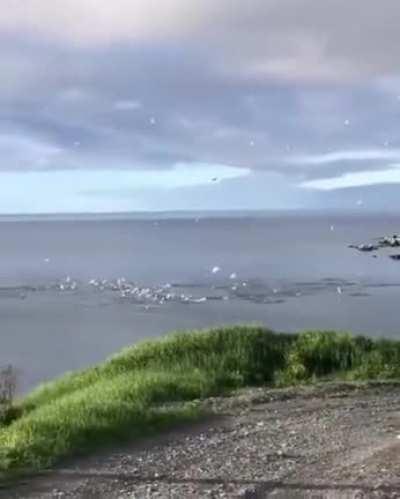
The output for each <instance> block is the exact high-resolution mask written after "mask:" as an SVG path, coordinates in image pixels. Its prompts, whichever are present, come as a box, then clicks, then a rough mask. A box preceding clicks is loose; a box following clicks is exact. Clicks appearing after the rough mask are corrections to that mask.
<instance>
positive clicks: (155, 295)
mask: <svg viewBox="0 0 400 499" xmlns="http://www.w3.org/2000/svg"><path fill="white" fill-rule="evenodd" d="M220 270H221V269H220V267H213V268H212V269H211V273H212V274H217V273H218V272H220ZM229 278H230V279H231V280H233V279H236V278H237V274H236V273H232V274H231V275H230V276H229ZM80 284H81V283H78V281H76V280H74V279H72V278H71V277H70V276H67V277H66V278H65V279H62V280H60V281H58V282H57V283H56V284H55V285H54V286H53V288H54V289H56V290H58V291H61V292H64V291H66V292H68V291H69V292H71V291H76V290H77V289H78V286H79V285H80ZM87 284H88V285H89V286H90V287H91V288H92V289H94V290H97V291H99V292H103V291H111V292H116V293H118V297H119V298H120V299H122V300H129V301H131V302H134V303H138V304H152V303H153V304H157V305H163V304H164V303H166V302H178V303H204V302H206V301H207V300H208V299H213V300H216V299H220V300H228V299H229V298H230V296H229V294H224V295H215V296H212V297H207V296H201V297H196V296H193V295H192V294H187V293H183V292H182V291H181V290H179V289H178V288H181V287H182V286H179V285H173V284H169V283H167V284H163V285H160V286H155V287H150V286H140V285H138V284H137V283H134V282H132V281H129V280H127V279H125V278H124V277H120V278H118V279H116V280H108V279H91V280H90V281H89V282H88V283H87ZM241 285H242V286H243V285H246V283H241ZM236 289H237V285H236V283H233V285H232V287H231V290H232V291H236Z"/></svg>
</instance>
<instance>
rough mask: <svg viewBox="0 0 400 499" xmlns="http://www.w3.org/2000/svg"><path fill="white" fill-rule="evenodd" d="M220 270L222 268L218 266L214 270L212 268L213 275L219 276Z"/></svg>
mask: <svg viewBox="0 0 400 499" xmlns="http://www.w3.org/2000/svg"><path fill="white" fill-rule="evenodd" d="M220 270H221V268H220V267H218V266H217V265H216V266H215V267H213V268H212V270H211V272H212V273H213V274H218V272H219V271H220Z"/></svg>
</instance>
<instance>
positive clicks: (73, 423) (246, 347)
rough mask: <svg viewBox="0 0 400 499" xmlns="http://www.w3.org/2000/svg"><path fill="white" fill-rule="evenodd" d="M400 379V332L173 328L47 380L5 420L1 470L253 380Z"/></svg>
mask: <svg viewBox="0 0 400 499" xmlns="http://www.w3.org/2000/svg"><path fill="white" fill-rule="evenodd" d="M334 377H340V378H341V379H343V378H345V379H350V380H366V379H400V341H399V342H397V341H387V340H376V341H374V340H371V339H367V338H364V337H354V336H351V335H350V334H345V333H335V332H323V331H314V332H305V333H301V334H297V335H287V334H277V333H273V332H272V331H269V330H266V329H264V328H262V327H256V326H241V327H226V328H218V329H213V330H207V331H191V332H187V333H175V334H172V335H170V336H167V337H165V338H163V339H159V340H156V341H151V342H144V343H140V344H138V345H135V346H133V347H130V348H126V349H124V350H123V351H121V352H120V353H118V354H117V355H114V356H113V357H111V358H110V359H108V360H107V361H105V362H104V363H102V364H99V365H98V366H95V367H92V368H89V369H86V370H83V371H80V372H76V373H71V374H67V375H65V376H63V377H62V378H60V379H58V380H55V381H52V382H50V383H46V384H43V385H42V386H40V387H39V388H38V389H36V390H34V391H33V392H32V393H31V394H30V395H28V396H27V397H26V398H24V399H23V400H21V401H19V402H18V403H16V404H15V405H14V407H13V408H12V410H11V412H10V414H11V416H9V417H8V419H7V420H4V421H3V426H0V472H3V473H9V472H11V471H15V470H26V469H28V470H37V469H41V468H44V467H48V466H50V465H52V464H54V463H55V462H56V461H57V460H59V459H60V458H62V457H64V456H68V455H73V454H78V453H85V452H89V451H90V450H93V449H94V448H96V447H99V446H104V445H106V444H110V443H113V442H116V441H121V440H126V439H128V438H135V437H141V436H143V435H148V434H151V433H154V432H156V431H159V430H160V429H162V428H166V427H168V426H171V425H173V424H176V423H179V422H182V421H190V420H193V419H195V418H197V417H199V416H200V415H201V408H200V404H199V403H198V400H199V399H202V398H205V397H207V396H211V395H219V394H224V393H226V392H227V391H229V390H232V389H236V388H241V387H244V386H250V385H270V386H282V385H291V384H296V383H307V382H312V381H314V380H316V379H332V378H334Z"/></svg>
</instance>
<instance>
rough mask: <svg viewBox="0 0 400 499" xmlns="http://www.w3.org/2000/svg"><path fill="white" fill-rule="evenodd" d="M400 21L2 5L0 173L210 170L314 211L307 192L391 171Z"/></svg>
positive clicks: (360, 15) (244, 8)
mask: <svg viewBox="0 0 400 499" xmlns="http://www.w3.org/2000/svg"><path fill="white" fill-rule="evenodd" d="M399 14H400V4H399V3H398V2H397V1H395V0H388V1H387V2H386V3H385V8H383V7H382V6H381V5H379V4H377V3H376V2H375V1H372V0H363V1H361V0H355V1H354V2H351V3H350V4H349V2H348V1H346V2H345V0H326V1H324V2H315V1H314V0H290V1H289V0H279V1H278V0H250V1H248V2H243V1H241V0H240V1H239V0H219V1H218V2H215V1H211V0H193V1H191V2H187V1H184V0H157V1H156V0H149V1H148V2H143V1H141V0H140V1H139V0H115V2H112V3H111V2H109V1H105V0H96V1H95V0H79V1H78V0H69V2H68V7H67V6H66V3H65V2H62V1H61V0H52V1H50V0H25V1H24V2H22V1H20V0H4V5H3V4H2V16H1V17H0V59H1V61H2V78H1V79H0V106H1V110H2V119H1V121H0V137H2V139H0V158H1V161H0V172H29V171H32V172H35V171H43V170H49V171H66V170H74V171H75V172H76V175H78V172H80V171H82V170H85V171H86V170H87V171H90V172H92V173H93V175H98V174H99V173H98V172H99V171H101V170H107V171H110V170H112V171H116V172H119V171H120V170H124V171H135V172H136V171H138V172H141V171H143V172H152V173H154V172H161V177H160V178H163V177H162V175H163V174H164V172H167V171H172V170H173V169H174V166H175V165H176V164H179V163H182V164H185V165H188V168H189V166H190V167H191V168H192V171H193V175H194V174H195V172H196V168H197V166H196V165H198V164H216V165H224V166H226V167H231V168H240V169H241V171H251V172H252V175H251V177H252V178H253V174H254V178H258V179H260V178H261V177H262V176H263V175H268V178H269V179H270V182H268V183H263V184H262V185H263V186H264V188H265V195H264V196H263V195H262V194H261V191H260V189H257V193H258V194H257V195H258V196H260V199H262V198H263V197H264V199H265V197H266V196H268V195H271V193H272V191H273V190H274V188H276V187H277V185H278V184H279V186H282V183H285V185H286V187H287V192H290V194H291V195H292V196H294V190H295V189H296V188H297V189H298V191H299V192H300V193H301V195H302V196H303V199H306V198H305V194H304V191H305V190H304V189H299V188H298V186H299V185H306V184H307V183H310V182H313V181H315V182H320V181H325V180H326V181H328V180H329V179H333V178H342V177H344V176H346V175H350V174H354V175H355V174H358V173H360V172H361V173H360V174H362V172H364V174H365V172H368V171H375V170H377V169H380V170H383V169H385V168H388V167H387V163H388V162H398V161H400V157H399V151H400V136H399V135H398V114H399V111H400V99H398V96H399V95H400V70H398V65H397V59H398V46H399V42H400V31H399V30H398V26H397V24H398V23H397V19H398V18H399ZM354 19H357V28H355V23H354ZM246 178H247V177H246ZM263 178H265V177H263ZM346 178H347V177H346ZM236 181H237V182H240V181H241V182H244V177H243V178H242V177H240V178H238V179H237V180H235V181H234V180H232V184H230V185H233V183H235V182H236ZM225 185H226V184H225ZM236 185H237V184H236V183H235V186H236ZM251 185H252V186H253V188H254V185H255V184H254V183H253V184H251ZM203 187H204V186H203ZM205 188H206V187H204V189H205ZM235 189H236V190H235V191H234V190H232V191H231V193H230V194H229V196H231V197H232V202H233V199H234V198H235V196H236V195H237V188H236V187H235ZM283 191H285V192H286V190H285V189H283ZM227 195H228V194H227ZM247 195H248V196H249V197H251V196H252V194H251V193H250V192H248V193H247ZM288 198H289V196H288ZM285 199H286V198H285ZM307 199H309V198H307ZM189 201H190V196H188V202H189ZM275 202H278V200H277V199H276V198H275Z"/></svg>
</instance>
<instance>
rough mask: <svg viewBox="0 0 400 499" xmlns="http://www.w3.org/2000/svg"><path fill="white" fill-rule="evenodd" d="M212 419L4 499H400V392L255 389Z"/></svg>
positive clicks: (90, 461)
mask: <svg viewBox="0 0 400 499" xmlns="http://www.w3.org/2000/svg"><path fill="white" fill-rule="evenodd" d="M206 405H207V406H208V407H212V408H213V410H214V412H215V417H213V418H212V419H211V418H210V420H209V421H207V422H204V423H202V424H200V425H196V426H191V427H190V428H182V429H180V430H179V431H173V432H170V433H168V434H165V435H163V436H162V437H159V438H157V439H153V440H146V441H145V442H142V443H141V444H135V445H130V446H126V447H124V448H121V449H118V450H114V451H113V452H107V453H105V454H103V455H96V456H92V457H90V458H85V459H80V460H75V461H73V462H72V463H69V464H64V466H63V467H62V468H59V469H57V470H54V471H51V472H49V473H47V474H45V475H42V476H39V477H35V478H34V479H30V480H25V482H23V483H20V484H18V486H14V487H13V488H12V489H0V498H1V499H3V498H7V499H12V498H30V499H33V498H55V497H59V498H61V497H63V498H64V497H65V498H67V497H68V498H110V499H114V498H115V499H116V498H120V499H127V498H138V499H139V498H140V499H142V498H156V497H159V498H174V499H175V498H176V499H185V498H222V497H225V498H233V497H241V498H247V499H250V498H252V499H255V498H260V499H261V498H267V497H271V498H272V497H273V498H276V499H278V498H279V499H286V498H293V499H294V498H296V499H297V498H301V497H307V498H308V497H312V498H314V499H317V498H318V499H320V498H352V499H353V498H359V499H361V498H400V439H399V435H400V385H398V384H397V385H396V384H393V385H390V384H385V385H369V386H361V387H360V386H355V385H338V384H333V385H325V386H323V387H322V386H320V387H310V388H302V389H291V390H265V389H251V390H246V391H243V392H241V393H239V394H237V395H235V396H234V397H231V398H225V399H222V398H219V399H210V400H208V401H207V402H206Z"/></svg>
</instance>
